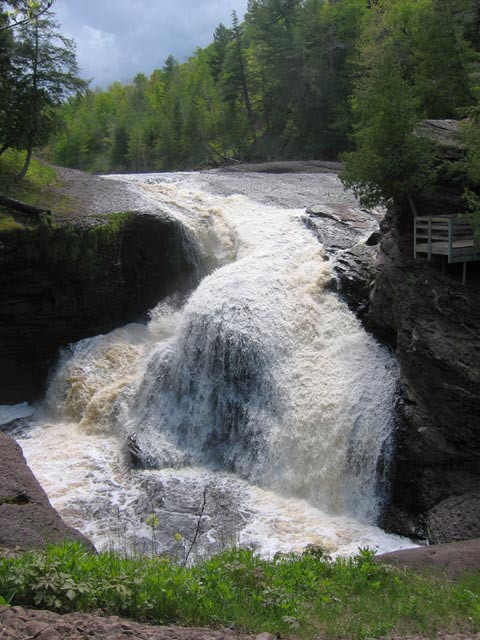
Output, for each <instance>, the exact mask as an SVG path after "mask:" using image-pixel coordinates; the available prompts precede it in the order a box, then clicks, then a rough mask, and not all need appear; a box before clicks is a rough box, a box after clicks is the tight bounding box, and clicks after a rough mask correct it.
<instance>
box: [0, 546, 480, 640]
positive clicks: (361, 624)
mask: <svg viewBox="0 0 480 640" xmlns="http://www.w3.org/2000/svg"><path fill="white" fill-rule="evenodd" d="M0 592H1V593H3V594H5V596H6V599H7V600H8V601H10V602H11V603H12V604H23V605H34V606H43V607H48V608H51V609H54V610H58V611H62V612H68V611H96V610H98V609H101V610H103V611H105V612H106V613H107V614H116V615H124V616H129V617H131V618H135V619H139V620H150V621H154V622H157V623H167V624H170V623H177V624H185V625H212V626H219V627H220V626H223V627H225V626H230V627H232V628H235V629H237V630H239V631H247V632H259V631H269V632H271V633H276V632H279V633H282V634H284V633H285V634H288V633H292V632H293V633H294V634H295V635H296V636H299V637H301V638H313V637H318V635H319V634H320V635H321V636H322V637H326V638H336V637H342V638H355V639H359V638H366V637H377V636H379V635H387V634H388V635H389V634H391V633H399V634H407V633H421V634H432V635H433V634H434V633H435V632H437V631H439V630H451V631H457V630H462V629H463V630H466V631H471V632H475V631H476V630H478V629H479V628H480V576H479V575H476V576H470V577H466V578H465V579H463V580H460V581H459V582H458V583H451V582H449V581H447V580H446V579H441V578H425V577H421V576H418V575H414V574H410V573H407V572H404V571H400V570H394V569H391V568H389V567H385V566H383V565H380V564H377V563H375V562H374V561H373V554H372V553H371V552H370V551H368V550H361V551H360V553H359V555H358V556H357V557H356V558H353V559H337V560H335V561H331V560H330V559H329V558H328V556H325V555H324V554H322V553H318V551H317V550H310V551H309V552H307V553H305V554H303V555H301V556H297V555H278V556H276V557H275V559H274V560H271V561H268V560H263V559H261V558H259V557H258V556H256V555H254V554H253V552H251V551H249V550H245V549H242V550H231V551H228V552H225V553H223V554H221V555H219V556H215V557H213V558H211V559H209V560H207V561H204V562H203V563H202V564H200V565H198V566H194V567H184V566H179V565H177V564H175V563H172V562H170V561H168V560H165V559H163V558H159V557H155V558H152V559H148V558H143V557H142V558H140V557H138V558H136V557H134V558H124V557H121V556H119V555H117V554H114V553H101V554H97V555H94V554H90V553H87V552H86V551H85V550H84V549H83V548H82V547H81V546H79V545H78V544H68V545H66V546H64V547H52V548H50V549H48V550H47V551H46V552H43V553H39V552H30V553H25V554H23V555H21V556H18V557H9V558H2V559H0Z"/></svg>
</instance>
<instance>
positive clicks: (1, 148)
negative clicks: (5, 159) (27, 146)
mask: <svg viewBox="0 0 480 640" xmlns="http://www.w3.org/2000/svg"><path fill="white" fill-rule="evenodd" d="M9 148H10V142H5V144H4V145H3V146H2V147H0V156H1V155H2V153H5V151H6V150H7V149H9Z"/></svg>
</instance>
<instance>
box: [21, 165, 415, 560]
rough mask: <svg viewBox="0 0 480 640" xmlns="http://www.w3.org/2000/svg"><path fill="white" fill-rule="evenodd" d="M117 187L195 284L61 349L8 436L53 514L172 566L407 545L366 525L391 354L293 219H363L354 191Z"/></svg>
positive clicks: (228, 177)
mask: <svg viewBox="0 0 480 640" xmlns="http://www.w3.org/2000/svg"><path fill="white" fill-rule="evenodd" d="M113 178H114V179H119V180H123V181H127V182H128V183H129V184H130V186H131V189H132V190H135V191H137V192H138V193H139V194H142V197H143V198H147V199H148V200H149V201H150V202H151V203H152V206H154V207H158V209H160V210H162V211H163V212H166V213H167V214H169V215H170V216H172V217H174V218H176V219H177V220H178V221H179V222H180V223H181V224H182V225H183V226H184V227H185V229H186V232H187V233H188V235H189V236H190V237H191V238H193V239H194V242H195V245H196V247H197V251H198V262H199V265H200V271H201V275H202V277H199V282H198V286H196V288H195V289H194V290H193V291H192V292H191V294H190V295H189V296H183V297H180V296H178V297H172V298H170V299H167V300H164V301H162V302H160V303H159V304H158V306H157V307H155V308H154V309H152V310H151V312H150V320H149V322H148V323H134V324H130V325H127V326H125V327H122V328H119V329H117V330H115V331H113V332H111V333H109V334H107V335H100V336H96V337H94V338H90V339H87V340H83V341H81V342H79V343H77V344H74V345H70V347H68V348H66V349H64V350H63V351H62V353H61V355H60V357H59V361H58V364H57V366H56V369H55V371H54V372H53V373H52V375H51V378H50V383H49V388H48V392H47V394H46V397H45V399H44V401H43V402H42V403H41V404H40V405H39V406H38V407H35V410H34V413H33V415H31V416H30V418H29V420H28V427H25V426H23V427H22V428H21V429H20V430H19V431H18V432H17V433H16V437H17V439H18V440H19V442H20V444H21V446H22V448H23V450H24V453H25V455H26V458H27V461H28V463H29V464H30V466H31V468H32V469H33V471H34V473H35V474H36V476H37V478H38V479H39V481H40V483H41V484H42V486H43V487H44V488H45V490H46V491H47V493H48V495H49V497H50V499H51V501H52V503H53V505H54V506H55V507H56V508H57V509H58V510H59V512H60V513H61V515H62V516H63V517H64V519H65V520H66V521H67V522H68V523H69V524H72V525H73V526H76V527H78V528H79V529H80V530H81V531H82V532H84V533H85V534H86V535H87V536H88V537H90V539H91V540H92V541H93V543H94V544H95V545H96V546H97V548H99V549H107V548H115V549H120V550H125V551H129V552H132V551H137V552H141V553H166V554H170V555H173V556H174V557H176V558H177V559H185V557H186V556H187V555H188V556H189V557H190V558H200V557H202V556H203V555H208V554H211V553H213V552H216V551H219V550H221V549H223V548H225V547H227V546H231V545H249V546H251V547H253V548H255V549H257V550H258V551H259V552H260V553H262V554H264V555H268V556H271V555H273V554H274V553H276V552H290V551H301V550H302V549H303V548H304V547H305V546H306V545H308V544H315V545H320V546H321V547H322V548H324V549H325V551H326V552H328V553H330V554H332V555H336V554H351V553H354V552H355V551H356V550H357V549H358V548H359V547H365V546H368V547H370V548H372V549H375V550H377V551H387V550H393V549H399V548H406V547H409V546H413V545H412V543H411V542H410V541H408V540H405V539H401V538H399V537H397V536H392V535H387V534H386V533H384V532H383V531H381V530H380V529H379V528H378V527H377V526H376V525H375V523H376V519H377V517H378V514H379V510H380V508H381V503H382V500H383V499H384V496H385V479H384V478H383V476H382V473H381V471H380V470H381V469H383V468H385V467H386V466H387V467H388V458H389V455H390V445H391V435H392V429H393V419H394V416H393V407H394V399H395V392H396V388H397V383H398V369H397V365H396V362H395V359H394V357H393V356H392V354H391V353H390V352H389V351H388V350H387V349H386V348H385V347H383V346H382V345H380V344H379V343H378V342H376V341H375V339H374V338H373V337H372V336H370V335H369V334H367V333H366V332H365V330H364V329H363V327H362V326H361V324H360V322H359V321H358V319H357V318H356V317H355V316H354V315H353V314H352V312H351V311H350V310H349V309H348V308H347V306H346V304H345V303H344V302H343V301H342V300H341V299H340V298H339V297H338V296H337V295H336V294H335V293H334V292H333V291H332V290H331V287H330V286H329V284H330V282H331V279H332V259H327V258H328V256H327V255H326V252H325V250H324V247H322V245H321V244H320V243H319V242H318V239H317V238H316V237H315V235H314V234H313V233H312V231H311V230H309V229H308V228H307V227H306V225H305V224H304V212H305V205H308V204H312V202H320V203H323V204H324V205H325V206H326V207H328V206H331V207H332V206H333V207H335V206H342V207H350V208H352V209H355V210H356V211H357V212H358V211H359V210H358V205H357V203H356V202H355V200H354V198H353V196H352V194H350V193H347V192H345V191H344V190H343V188H342V186H341V184H340V182H339V180H338V178H337V177H336V175H334V174H331V173H326V174H317V175H308V174H297V175H295V176H282V175H272V174H269V175H266V174H254V173H252V174H248V175H245V174H238V175H237V174H234V173H233V174H232V173H231V174H227V173H222V172H203V173H195V174H194V173H176V174H144V175H133V176H115V177H113ZM312 199H313V200H312ZM365 217H366V219H368V220H369V224H368V225H367V229H369V230H370V231H371V230H373V228H374V227H375V219H374V218H373V217H369V214H368V213H365ZM24 409H25V407H21V408H20V410H22V411H24ZM133 434H134V435H133ZM129 436H130V438H131V441H133V442H134V444H135V446H136V447H137V448H138V451H139V453H138V455H139V456H141V457H142V460H143V462H144V466H145V467H146V468H141V469H139V468H134V467H133V466H132V464H131V461H130V459H129V454H128V452H127V447H126V442H127V439H128V438H129ZM152 516H153V517H152ZM193 541H195V543H194V545H193V547H192V542H193Z"/></svg>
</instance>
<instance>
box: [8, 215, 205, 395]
mask: <svg viewBox="0 0 480 640" xmlns="http://www.w3.org/2000/svg"><path fill="white" fill-rule="evenodd" d="M196 269H197V265H196V256H195V248H194V246H193V244H192V242H191V241H190V239H189V238H188V237H187V236H186V234H185V232H184V231H183V229H182V228H181V227H180V226H179V225H178V223H177V222H175V221H174V220H172V219H170V218H168V217H166V216H164V215H161V214H160V212H153V213H146V212H140V213H135V212H130V213H120V214H119V213H116V214H115V213H114V214H103V215H96V216H95V217H93V218H92V217H85V218H83V219H82V218H80V219H77V220H76V221H74V222H69V223H55V224H51V223H48V222H44V223H40V224H37V225H35V226H33V227H31V226H28V227H20V228H17V229H14V230H9V231H8V232H4V233H1V234H0V404H3V403H11V402H19V401H25V400H33V399H35V398H36V397H38V396H39V395H40V394H41V393H42V391H43V389H44V385H45V382H46V378H47V374H48V370H49V368H50V366H51V365H52V362H53V360H54V358H55V355H56V352H57V350H58V348H59V347H60V346H63V345H66V344H68V343H70V342H73V341H77V340H79V339H82V338H85V337H88V336H92V335H96V334H99V333H104V332H107V331H109V330H111V329H113V328H114V327H116V326H118V325H120V324H124V323H126V322H129V321H134V320H137V319H140V318H142V317H144V316H145V313H146V311H147V310H148V309H149V308H150V307H152V306H153V305H154V304H156V303H157V302H158V301H159V300H160V299H162V298H163V297H165V296H166V295H168V294H171V293H172V292H174V291H179V290H182V289H184V288H188V286H190V285H191V284H192V281H193V280H194V279H195V277H196Z"/></svg>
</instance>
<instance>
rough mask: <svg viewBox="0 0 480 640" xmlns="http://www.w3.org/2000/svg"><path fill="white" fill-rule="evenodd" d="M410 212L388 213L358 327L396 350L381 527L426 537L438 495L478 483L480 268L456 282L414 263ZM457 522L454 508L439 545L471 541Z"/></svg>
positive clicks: (450, 274) (451, 272)
mask: <svg viewBox="0 0 480 640" xmlns="http://www.w3.org/2000/svg"><path fill="white" fill-rule="evenodd" d="M408 216H409V212H407V211H400V210H396V211H392V212H390V214H389V215H388V216H387V218H386V220H385V222H384V223H383V225H382V226H383V231H384V238H383V240H382V243H381V249H382V253H381V260H380V261H379V263H378V267H377V269H378V272H377V277H376V282H375V287H374V289H373V291H372V296H371V304H370V309H369V313H368V316H367V318H366V323H367V325H368V326H369V327H370V328H371V329H372V330H373V331H374V332H375V333H376V334H377V335H380V336H381V337H382V338H384V339H386V340H388V341H389V342H390V343H391V344H392V345H393V346H394V347H395V348H396V354H397V358H398V360H399V363H400V366H401V387H402V397H403V402H402V403H401V417H402V420H401V422H400V426H399V428H398V431H397V434H396V454H395V457H394V462H393V469H392V494H391V503H390V506H389V508H388V509H387V511H386V513H385V519H384V523H383V524H384V526H385V527H386V528H387V529H388V530H391V531H395V532H399V533H402V534H405V535H412V536H418V537H427V536H428V535H429V534H428V529H429V528H430V527H433V523H434V522H435V523H436V524H435V527H436V526H437V525H438V526H440V524H439V520H438V515H435V514H438V513H439V511H438V508H439V507H438V508H437V511H435V508H436V505H439V503H443V504H444V508H448V505H450V504H451V503H450V502H446V503H444V501H445V500H447V499H450V498H452V496H461V495H463V494H466V493H470V492H472V491H475V490H477V491H478V488H479V487H480V289H479V275H480V273H478V267H477V268H475V267H474V266H473V265H472V267H471V269H470V271H469V273H470V277H469V280H468V281H467V285H466V286H465V287H464V286H462V284H461V278H460V276H459V273H457V271H456V270H455V269H456V267H457V266H458V265H455V266H450V267H448V269H447V274H446V275H442V273H441V270H440V265H439V264H436V263H434V262H432V264H429V263H428V262H427V261H426V260H425V259H421V260H416V261H414V260H413V259H412V253H413V239H412V235H411V229H409V228H408V226H409V225H408V222H407V223H406V221H408ZM410 216H411V214H410ZM465 522H466V520H465V518H464V517H463V516H462V517H458V518H456V517H455V516H454V515H453V514H452V518H451V522H450V524H449V528H450V532H451V533H450V534H445V536H443V538H442V541H443V542H447V541H450V540H461V539H467V538H469V537H471V528H470V526H469V525H468V526H465ZM453 530H455V533H452V532H453ZM435 531H436V533H434V530H433V529H432V530H431V533H430V536H431V538H432V540H439V539H440V538H439V534H438V531H437V529H435ZM477 535H478V534H477Z"/></svg>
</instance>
